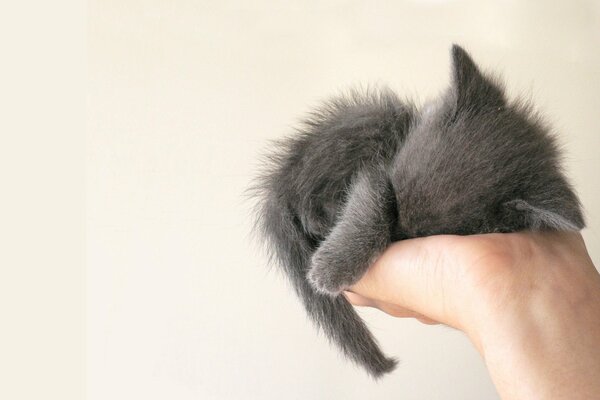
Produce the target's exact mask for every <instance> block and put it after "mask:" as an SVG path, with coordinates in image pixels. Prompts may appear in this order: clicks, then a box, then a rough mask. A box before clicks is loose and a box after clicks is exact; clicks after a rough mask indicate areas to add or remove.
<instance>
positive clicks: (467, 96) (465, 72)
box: [452, 44, 505, 109]
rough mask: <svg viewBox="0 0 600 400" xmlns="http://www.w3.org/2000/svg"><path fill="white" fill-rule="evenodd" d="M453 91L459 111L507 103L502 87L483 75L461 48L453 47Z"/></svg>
mask: <svg viewBox="0 0 600 400" xmlns="http://www.w3.org/2000/svg"><path fill="white" fill-rule="evenodd" d="M452 91H453V93H454V96H455V99H456V106H457V109H462V108H464V107H469V108H474V109H479V108H484V107H486V106H492V107H493V106H496V107H499V106H502V105H503V104H504V103H505V99H504V93H503V90H502V88H501V87H499V86H498V84H497V83H495V82H493V81H492V79H490V78H489V77H487V76H485V75H483V74H482V73H481V72H480V71H479V68H478V67H477V65H476V64H475V62H474V61H473V60H472V59H471V56H469V54H468V53H467V52H466V51H465V50H464V49H463V48H462V47H460V46H458V45H456V44H454V45H452Z"/></svg>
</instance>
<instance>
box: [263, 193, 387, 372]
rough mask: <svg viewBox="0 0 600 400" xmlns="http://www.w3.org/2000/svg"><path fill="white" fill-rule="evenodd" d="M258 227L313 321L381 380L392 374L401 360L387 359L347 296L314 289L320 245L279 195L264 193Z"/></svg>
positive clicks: (346, 352) (346, 353) (348, 354)
mask: <svg viewBox="0 0 600 400" xmlns="http://www.w3.org/2000/svg"><path fill="white" fill-rule="evenodd" d="M263 195H266V196H264V197H263V199H262V200H263V201H262V203H261V204H260V205H259V207H260V208H259V210H257V211H258V220H257V228H258V229H259V230H260V233H262V236H263V238H264V239H265V241H266V243H267V246H268V249H269V252H270V255H271V257H272V258H273V261H275V262H277V263H278V264H279V265H281V266H282V267H283V268H284V270H285V272H286V274H287V276H288V277H289V279H290V281H291V282H292V284H293V286H294V289H295V290H296V293H297V294H298V296H299V297H300V299H301V300H302V302H303V305H304V307H305V309H306V311H307V312H308V315H309V316H310V318H311V319H312V320H313V321H314V322H315V323H316V325H317V327H318V328H320V329H322V330H323V332H325V335H326V336H327V338H328V339H329V340H330V341H331V342H333V343H335V344H336V345H337V346H338V347H339V348H340V349H341V350H342V352H343V353H344V354H345V355H346V356H347V357H348V358H350V359H351V360H352V361H354V362H355V363H357V364H358V365H361V366H362V367H364V368H365V369H366V370H367V372H368V373H369V374H370V375H371V376H373V377H375V378H377V377H380V376H381V375H383V374H385V373H387V372H390V371H392V370H393V369H394V368H395V366H396V364H397V361H396V360H395V359H393V358H388V357H386V356H385V355H384V354H383V353H382V351H381V350H380V348H379V346H378V344H377V342H376V341H375V339H374V338H373V336H372V334H371V333H370V332H369V330H368V329H367V327H366V325H365V323H364V322H363V321H362V320H361V319H360V317H359V316H358V315H357V313H356V311H355V310H354V308H353V307H352V305H351V304H350V303H349V302H348V301H347V300H346V298H344V297H343V296H338V297H335V298H333V297H329V296H326V295H323V294H320V293H317V292H316V291H315V290H314V289H313V288H312V286H310V284H309V282H308V280H307V277H306V274H307V272H308V268H309V263H310V258H311V255H312V253H313V252H314V250H315V248H316V246H317V244H316V243H315V241H314V240H311V238H310V237H309V236H307V235H306V234H305V233H304V230H303V229H302V227H301V225H300V221H299V220H298V218H297V217H296V216H295V215H294V213H293V212H292V211H291V210H290V209H289V208H288V207H287V206H286V205H285V204H284V202H283V201H282V199H281V198H276V197H275V194H274V193H272V192H270V193H263Z"/></svg>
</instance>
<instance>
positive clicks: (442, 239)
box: [344, 232, 600, 399]
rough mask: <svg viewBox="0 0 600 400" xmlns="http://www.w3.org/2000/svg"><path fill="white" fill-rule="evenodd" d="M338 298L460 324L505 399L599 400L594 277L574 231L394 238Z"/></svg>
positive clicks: (597, 281)
mask: <svg viewBox="0 0 600 400" xmlns="http://www.w3.org/2000/svg"><path fill="white" fill-rule="evenodd" d="M344 295H345V296H346V297H347V298H348V300H349V301H350V302H351V303H353V304H355V305H358V306H372V307H377V308H379V309H381V310H383V311H385V312H387V313H388V314H391V315H394V316H398V317H415V318H417V319H419V320H421V321H422V322H425V323H443V324H446V325H449V326H452V327H454V328H457V329H460V330H462V331H464V332H465V333H466V334H467V335H468V337H469V338H470V339H471V341H472V342H473V344H474V345H475V346H476V348H477V349H478V351H479V352H480V353H481V354H482V356H483V357H484V360H485V362H486V364H487V366H488V369H489V371H490V374H491V376H492V379H493V381H494V383H495V384H496V386H497V388H498V392H499V393H500V395H501V396H502V398H503V399H521V398H522V399H532V398H543V399H562V398H569V399H579V398H581V399H587V398H590V399H591V398H595V399H597V398H600V275H599V274H598V272H597V271H596V269H595V268H594V266H593V263H592V261H591V260H590V258H589V256H588V254H587V250H586V248H585V243H584V242H583V239H582V238H581V235H580V234H578V233H573V232H543V233H533V232H528V233H511V234H488V235H473V236H445V235H444V236H432V237H426V238H419V239H411V240H405V241H401V242H397V243H394V244H392V245H391V246H390V247H389V248H388V249H387V250H386V251H385V252H384V254H383V255H382V256H381V257H380V258H379V259H378V260H377V261H376V262H375V263H374V264H373V265H372V266H371V268H370V269H369V271H368V272H367V273H366V274H365V276H364V277H363V278H362V279H361V280H360V281H359V282H358V283H357V284H356V285H354V286H353V287H352V288H351V289H350V291H348V292H345V293H344ZM516 377H518V379H516Z"/></svg>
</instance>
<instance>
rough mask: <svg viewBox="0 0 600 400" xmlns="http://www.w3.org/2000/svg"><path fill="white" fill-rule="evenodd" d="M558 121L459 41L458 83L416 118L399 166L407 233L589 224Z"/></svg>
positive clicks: (401, 218)
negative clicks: (564, 168) (563, 153)
mask: <svg viewBox="0 0 600 400" xmlns="http://www.w3.org/2000/svg"><path fill="white" fill-rule="evenodd" d="M558 155H559V154H558V150H557V147H556V145H555V143H554V140H553V139H552V137H551V136H550V134H549V133H548V128H547V127H546V126H545V124H544V123H543V122H542V121H541V120H540V118H539V117H537V116H536V114H534V113H533V112H532V111H531V107H529V106H527V105H524V103H523V102H510V101H508V100H507V99H506V96H505V92H504V88H503V87H502V85H501V84H500V83H499V81H498V80H497V79H495V78H493V77H492V76H490V75H488V74H485V73H483V72H481V71H480V69H479V68H478V67H477V65H476V64H475V63H474V62H473V60H472V59H471V57H470V56H469V55H468V54H467V52H466V51H465V50H464V49H462V48H461V47H459V46H457V45H454V46H453V47H452V83H451V85H450V87H449V88H448V90H447V91H446V92H445V93H444V94H443V95H442V96H441V97H440V98H439V99H436V100H435V101H433V102H431V103H429V104H428V105H427V106H426V107H425V108H424V109H423V110H422V112H421V114H420V115H419V116H418V117H417V118H416V119H415V122H414V124H413V126H412V127H411V130H410V132H409V134H408V135H407V137H406V140H405V143H404V145H403V146H402V148H401V149H400V151H399V153H398V155H397V157H396V158H395V160H394V164H393V166H392V172H391V174H392V176H391V178H392V182H393V184H394V190H395V192H396V200H397V205H398V232H397V233H398V236H399V237H415V236H425V235H432V234H442V233H461V234H470V233H482V232H493V231H500V232H506V231H515V230H520V229H525V228H533V229H544V228H550V229H580V228H581V227H583V218H582V216H581V211H580V206H579V202H578V200H577V198H576V196H575V195H574V193H573V191H572V190H571V188H570V186H569V184H568V183H567V181H566V179H565V178H564V176H563V174H562V172H561V169H560V163H559V157H558Z"/></svg>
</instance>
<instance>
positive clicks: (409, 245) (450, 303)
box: [350, 235, 464, 329]
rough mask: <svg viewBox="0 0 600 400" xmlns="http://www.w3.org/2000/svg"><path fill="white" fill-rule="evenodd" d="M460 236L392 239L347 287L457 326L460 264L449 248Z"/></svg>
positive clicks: (462, 269) (455, 253) (364, 295)
mask: <svg viewBox="0 0 600 400" xmlns="http://www.w3.org/2000/svg"><path fill="white" fill-rule="evenodd" d="M461 240H462V237H460V236H447V235H443V236H430V237H425V238H418V239H409V240H403V241H400V242H396V243H393V244H392V245H390V246H389V247H388V248H387V249H386V251H385V252H384V253H383V254H382V255H381V256H380V257H379V258H378V259H377V261H376V262H375V263H374V264H373V265H372V266H371V267H370V268H369V270H368V271H367V273H366V274H365V275H364V276H363V277H362V278H361V280H360V281H359V282H357V283H356V284H355V285H353V286H352V287H351V288H350V291H351V292H353V293H356V294H358V295H360V296H362V297H365V298H368V299H371V300H373V301H375V302H376V303H384V304H385V303H388V304H394V305H396V306H399V307H403V308H406V309H409V310H412V311H414V312H416V313H418V314H421V315H423V316H425V317H427V318H429V319H432V320H435V321H439V322H441V323H444V324H446V325H450V326H453V327H455V328H459V329H460V325H461V324H460V321H459V320H458V313H457V311H458V310H459V309H460V307H459V306H458V304H459V303H461V302H462V301H463V300H464V291H463V290H462V288H461V285H462V279H460V277H461V276H462V275H463V272H464V266H461V265H460V264H461V263H460V262H459V259H458V258H459V257H457V256H456V255H457V252H455V251H454V250H453V249H455V248H456V247H459V245H460V243H458V242H460V241H461Z"/></svg>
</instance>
